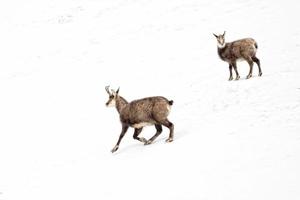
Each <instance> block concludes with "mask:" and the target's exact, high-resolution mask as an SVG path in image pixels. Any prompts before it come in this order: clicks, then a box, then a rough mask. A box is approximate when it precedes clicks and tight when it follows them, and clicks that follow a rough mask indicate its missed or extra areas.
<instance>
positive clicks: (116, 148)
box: [111, 124, 129, 153]
mask: <svg viewBox="0 0 300 200" xmlns="http://www.w3.org/2000/svg"><path fill="white" fill-rule="evenodd" d="M128 127H129V126H128V125H125V124H122V131H121V134H120V136H119V139H118V142H117V144H116V145H115V147H114V148H113V149H112V150H111V152H112V153H114V152H115V151H117V150H118V148H119V144H120V142H121V140H122V138H123V137H124V135H125V133H126V132H127V130H128Z"/></svg>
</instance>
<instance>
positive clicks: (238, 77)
mask: <svg viewBox="0 0 300 200" xmlns="http://www.w3.org/2000/svg"><path fill="white" fill-rule="evenodd" d="M232 67H233V69H234V71H235V75H236V78H235V80H239V79H240V75H239V72H238V70H237V67H236V62H234V63H232Z"/></svg>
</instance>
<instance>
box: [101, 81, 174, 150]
mask: <svg viewBox="0 0 300 200" xmlns="http://www.w3.org/2000/svg"><path fill="white" fill-rule="evenodd" d="M105 89H106V92H107V93H108V95H109V99H108V101H107V103H106V106H108V107H116V109H117V111H118V112H119V114H120V121H121V124H122V131H121V134H120V136H119V139H118V142H117V144H116V145H115V147H114V148H113V149H112V150H111V152H112V153H114V152H115V151H117V150H118V148H119V144H120V142H121V140H122V138H123V136H124V135H125V133H126V131H127V130H128V128H129V127H133V128H134V134H133V138H134V139H136V140H139V141H140V142H143V143H144V144H145V145H148V144H151V143H152V142H153V141H154V140H155V139H156V138H157V137H158V136H159V135H160V134H161V132H162V125H163V126H166V127H168V128H169V130H170V135H169V138H168V139H167V140H166V142H172V141H173V131H174V125H173V124H172V123H171V122H170V121H169V120H168V118H167V117H168V115H169V113H170V109H171V106H172V104H173V101H172V100H171V101H169V100H168V99H166V98H165V97H148V98H144V99H139V100H135V101H132V102H130V103H128V102H127V101H126V100H125V99H124V98H123V97H121V96H119V89H118V90H117V91H116V92H115V91H114V90H111V91H109V86H107V87H105ZM148 125H155V128H156V133H155V134H154V135H153V136H152V137H151V138H150V139H149V140H146V139H145V138H143V137H139V134H140V133H141V132H142V130H143V127H144V126H148Z"/></svg>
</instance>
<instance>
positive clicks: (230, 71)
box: [228, 64, 233, 81]
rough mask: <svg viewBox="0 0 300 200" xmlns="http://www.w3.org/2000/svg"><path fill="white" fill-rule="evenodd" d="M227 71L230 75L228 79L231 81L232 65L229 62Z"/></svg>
mask: <svg viewBox="0 0 300 200" xmlns="http://www.w3.org/2000/svg"><path fill="white" fill-rule="evenodd" d="M229 73H230V76H229V79H228V81H231V80H232V79H233V77H232V65H231V64H229Z"/></svg>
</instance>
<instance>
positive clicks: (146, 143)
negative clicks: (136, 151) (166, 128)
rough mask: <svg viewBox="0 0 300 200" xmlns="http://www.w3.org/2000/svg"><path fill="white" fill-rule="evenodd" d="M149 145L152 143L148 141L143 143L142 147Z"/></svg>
mask: <svg viewBox="0 0 300 200" xmlns="http://www.w3.org/2000/svg"><path fill="white" fill-rule="evenodd" d="M149 144H152V141H151V140H148V141H146V142H145V143H144V145H149Z"/></svg>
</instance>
